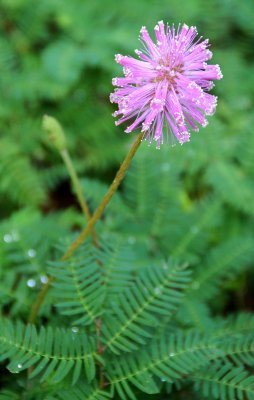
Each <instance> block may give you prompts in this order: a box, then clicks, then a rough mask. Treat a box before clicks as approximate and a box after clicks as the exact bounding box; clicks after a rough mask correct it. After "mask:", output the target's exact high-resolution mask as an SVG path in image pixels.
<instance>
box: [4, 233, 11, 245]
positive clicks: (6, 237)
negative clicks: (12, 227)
mask: <svg viewBox="0 0 254 400" xmlns="http://www.w3.org/2000/svg"><path fill="white" fill-rule="evenodd" d="M4 242H5V243H11V242H13V238H12V235H11V234H10V233H6V234H5V235H4Z"/></svg>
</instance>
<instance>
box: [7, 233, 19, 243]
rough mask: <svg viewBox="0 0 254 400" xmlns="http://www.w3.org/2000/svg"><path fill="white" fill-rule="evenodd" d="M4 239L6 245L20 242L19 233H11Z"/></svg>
mask: <svg viewBox="0 0 254 400" xmlns="http://www.w3.org/2000/svg"><path fill="white" fill-rule="evenodd" d="M3 239H4V242H5V243H11V242H17V241H18V240H19V235H18V232H16V231H12V232H10V233H6V234H5V235H4V238H3Z"/></svg>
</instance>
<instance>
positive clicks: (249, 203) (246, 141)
mask: <svg viewBox="0 0 254 400" xmlns="http://www.w3.org/2000/svg"><path fill="white" fill-rule="evenodd" d="M160 19H164V21H168V22H169V23H170V24H171V23H173V22H174V23H175V24H178V22H186V23H187V24H189V25H191V24H194V25H197V27H198V31H199V33H200V34H201V35H203V36H204V37H208V38H210V41H211V43H212V48H211V49H212V50H213V51H214V59H213V60H214V62H216V63H219V64H220V65H221V68H222V72H223V74H224V78H223V80H222V81H220V82H219V83H218V84H217V86H216V88H215V90H214V92H215V93H216V94H217V95H218V96H219V102H218V109H217V112H216V115H215V116H214V117H212V119H211V120H210V125H209V126H208V127H207V128H206V129H203V130H201V131H200V133H199V134H193V136H192V139H191V142H190V143H188V144H185V145H184V146H183V147H180V146H176V147H174V148H171V147H170V146H164V147H163V148H162V149H161V150H160V151H158V150H155V149H154V148H152V147H147V146H146V144H145V143H144V144H143V145H142V146H141V148H140V149H139V152H138V154H137V156H136V157H135V159H134V161H133V163H132V167H131V169H130V170H129V173H128V176H127V177H126V180H125V181H124V184H123V186H122V188H121V191H120V192H119V193H118V194H117V195H116V196H115V198H114V199H113V201H112V203H111V204H110V206H109V208H108V209H107V211H106V213H105V217H104V219H103V221H102V222H100V223H99V224H98V225H97V231H98V235H99V241H100V249H99V250H98V249H93V250H91V245H88V244H87V245H84V246H83V247H82V249H81V250H80V254H79V257H80V259H86V260H87V261H86V263H87V264H85V265H83V264H82V262H81V264H80V261H79V260H80V259H79V258H78V260H77V259H74V261H72V262H71V263H67V265H66V264H64V265H62V264H61V263H59V262H58V261H57V260H58V259H59V256H60V254H62V253H63V251H64V248H66V245H67V243H69V242H70V240H71V238H72V235H75V231H77V230H78V229H79V228H81V227H83V226H84V222H85V221H84V217H83V216H82V215H81V214H80V213H79V211H78V206H77V203H76V201H75V198H74V196H73V193H72V190H71V187H70V184H69V178H68V175H67V171H66V169H65V167H64V165H63V164H62V161H61V158H60V156H59V154H58V153H57V152H56V151H54V150H53V149H52V148H51V147H50V146H49V145H48V142H47V139H46V137H45V136H44V133H43V132H42V130H41V118H42V115H43V114H45V113H48V114H50V115H54V116H55V117H57V118H58V119H59V120H60V121H61V123H62V124H63V126H64V128H65V131H66V135H67V140H68V148H69V150H70V153H71V154H72V156H73V159H74V163H75V167H76V169H77V171H78V173H79V175H80V176H81V177H82V179H81V183H82V188H83V189H84V193H85V194H86V196H87V198H88V201H89V206H90V208H91V209H92V210H93V209H95V207H96V205H97V204H98V202H99V201H100V198H101V197H102V195H103V194H104V192H105V190H106V187H107V184H108V182H109V181H110V180H111V178H112V177H113V176H114V173H115V170H116V168H117V165H118V164H119V162H120V161H121V160H122V158H123V156H124V154H125V153H126V151H127V149H128V146H129V143H130V141H131V137H128V136H126V135H125V134H123V128H122V127H115V126H114V122H113V119H112V116H111V113H112V112H113V108H112V106H111V104H110V103H109V101H108V96H109V93H110V91H112V86H111V79H112V77H114V76H117V75H119V73H120V69H119V67H118V66H117V65H115V63H114V61H113V59H114V54H115V53H124V54H133V50H134V49H135V48H138V47H139V42H138V39H137V37H138V32H139V29H140V27H141V26H142V25H146V26H147V27H148V28H149V29H152V28H153V26H154V25H155V24H156V22H157V21H158V20H160ZM253 19H254V6H253V1H252V0H244V1H239V0H221V1H219V0H211V1H208V2H204V1H201V0H190V1H184V2H183V3H182V2H179V1H178V0H170V1H169V0H161V1H160V2H158V1H153V0H149V1H148V0H146V1H145V0H139V1H138V2H137V1H134V0H128V1H127V0H122V1H121V2H115V1H113V0H106V1H105V2H101V1H99V0H94V1H92V2H90V1H86V0H85V1H84V0H83V1H82V0H73V1H71V2H70V1H67V0H66V1H65V0H44V1H42V2H39V1H37V0H1V2H0V29H1V35H0V97H1V100H0V132H1V136H0V177H1V179H0V193H1V196H0V206H1V208H0V209H1V211H0V213H1V218H2V222H1V225H0V235H1V240H0V260H1V265H0V307H1V315H2V319H1V322H0V326H1V328H0V349H1V359H2V360H3V361H2V363H1V377H0V399H1V400H8V399H9V400H11V399H13V400H14V399H20V398H22V399H23V400H26V399H45V400H53V399H64V400H65V399H72V400H75V399H81V398H82V399H106V398H108V397H109V396H111V395H112V396H113V395H114V394H113V393H116V394H115V398H116V399H117V398H119V396H120V398H123V399H124V398H134V397H133V396H137V398H140V399H145V398H146V397H145V396H148V397H151V398H155V399H167V398H174V399H178V398H179V399H181V398H183V399H184V398H187V397H189V398H193V399H203V398H209V399H210V398H218V399H224V398H230V399H243V398H248V399H253V398H254V380H253V363H254V361H253V360H254V358H253V351H254V342H253V327H254V319H253V314H251V311H252V310H253V307H254V303H253V289H252V288H253V282H254V276H253V253H254V250H253V249H254V246H253V242H254V239H253V217H254V208H253V198H254V184H253V182H254V161H253V160H254V135H253V132H252V126H253V122H254V113H253V105H254V104H253V103H254V74H253V62H254V53H253V43H254V25H253ZM98 260H99V261H100V263H101V264H102V265H103V266H104V269H103V272H102V270H101V269H100V268H99V267H98V263H97V261H98ZM73 265H74V266H73ZM176 265H178V266H181V267H183V266H184V267H186V268H187V267H188V268H187V270H186V271H188V270H189V269H190V270H192V271H193V272H192V278H190V277H189V275H188V273H187V272H183V271H182V269H181V268H180V272H177V274H179V276H180V277H179V276H178V275H177V277H178V278H177V279H176V280H174V279H175V278H174V279H173V281H174V283H172V287H173V288H176V287H178V286H177V285H179V281H178V280H179V279H180V280H181V279H183V280H184V284H183V287H182V288H181V289H184V292H185V297H182V296H181V295H180V293H178V291H177V293H175V294H174V295H172V293H171V292H170V293H169V292H168V293H164V292H163V293H160V292H159V291H158V290H160V286H158V285H159V282H161V281H160V280H161V279H162V276H164V275H163V273H165V271H167V270H166V269H165V268H169V269H170V271H171V269H172V268H175V266H176ZM148 267H149V268H148ZM147 268H148V269H147ZM158 270H159V271H162V272H160V273H161V274H162V275H160V274H159V275H158V276H157V275H156V274H157V272H156V271H158ZM163 271H164V272H163ZM184 271H185V270H184ZM49 274H52V275H54V276H55V277H56V278H57V280H56V283H55V286H54V288H53V289H52V290H51V291H50V292H49V293H48V296H47V298H46V301H45V303H44V305H43V307H42V308H41V310H40V316H39V318H38V321H37V328H36V329H35V328H31V327H26V322H27V319H28V314H29V310H30V308H31V306H32V304H33V302H34V301H35V298H36V295H37V293H38V291H39V290H40V288H41V287H43V285H45V283H46V282H47V279H48V278H47V277H48V276H49ZM154 274H155V275H156V276H154ZM182 274H183V276H182ZM185 274H187V275H186V276H185ZM74 275H75V276H76V281H75V280H74V281H73V279H74V278H73V276H74ZM187 276H188V278H187ZM93 277H97V278H98V279H97V280H96V282H97V283H94V284H93V291H94V292H92V293H91V291H90V289H89V288H90V286H89V285H88V286H86V285H82V284H81V283H82V282H83V281H85V282H91V279H92V278H93ZM183 277H184V278H183ZM89 279H90V280H89ZM100 280H101V281H102V282H103V283H104V284H103V285H100V284H99V283H100ZM185 280H186V282H185ZM73 282H79V284H80V285H81V287H80V288H79V290H77V285H76V286H75V285H74V283H73ZM170 285H171V284H170ZM170 285H169V287H171V286H170ZM142 286H144V287H147V289H149V290H155V295H156V296H157V297H158V302H155V303H154V304H152V305H150V309H148V311H149V310H150V314H149V315H150V317H149V318H147V316H144V315H143V314H142V312H141V313H140V314H138V315H137V319H135V320H134V322H133V321H132V315H133V312H134V311H135V310H136V311H137V309H138V310H139V309H142V301H141V300H140V299H139V301H141V303H139V304H136V303H135V304H134V303H133V304H132V305H131V306H130V309H125V308H124V307H125V305H126V304H128V302H130V303H131V302H132V300H131V299H134V298H136V299H138V298H139V295H138V294H137V293H139V290H141V289H140V287H142ZM180 286H181V285H180ZM167 287H168V286H167ZM63 289H64V291H65V290H66V291H67V292H68V294H69V295H67V294H66V295H63ZM156 290H157V292H156ZM167 290H169V289H167ZM93 293H95V294H96V299H95V298H94V295H93ZM119 293H122V297H121V296H119ZM178 294H179V296H178ZM146 295H147V294H145V293H143V294H142V296H146ZM142 296H141V297H142ZM156 296H155V297H156ZM160 296H162V297H160ZM163 296H164V297H163ZM167 296H168V297H167ZM157 297H156V301H157ZM70 301H72V303H71V304H70ZM149 304H150V303H149ZM163 304H164V306H165V305H167V307H166V308H165V309H164V308H163V307H164V306H163ZM119 307H120V308H119ZM137 307H138V308H137ZM139 307H141V308H139ZM123 310H124V311H123ZM163 310H164V311H163ZM151 312H153V313H154V316H153V318H154V319H153V320H151V319H150V318H151ZM102 314H103V328H102V335H103V338H104V341H105V342H106V345H107V346H108V349H109V350H108V351H109V353H107V352H106V353H105V357H104V362H106V364H107V368H108V372H106V375H107V382H109V383H111V384H110V385H108V386H109V387H106V390H103V391H102V390H101V389H99V388H98V387H97V383H96V382H94V383H92V386H91V385H88V383H87V382H88V381H91V380H92V379H93V377H94V374H95V368H97V363H98V362H101V359H100V357H99V356H98V354H96V343H95V331H94V327H93V323H94V321H95V320H96V319H97V318H98V317H99V316H101V315H102ZM123 314H124V317H123V316H122V315H123ZM236 315H238V316H236ZM122 318H123V319H124V320H122ZM129 320H131V321H132V322H131V324H130V329H129V330H128V329H126V330H125V331H123V333H122V334H121V335H120V336H119V335H118V332H119V329H120V331H121V326H122V325H121V324H123V325H124V324H125V323H127V322H128V321H129ZM42 326H45V331H44V328H43V327H42ZM124 326H125V325H124ZM127 326H129V325H127ZM154 327H156V328H154ZM169 334H170V335H171V336H170V338H171V339H170V341H171V342H170V343H169V346H171V348H173V349H174V351H173V350H172V353H175V354H176V353H177V351H180V350H182V351H186V354H187V357H185V358H184V357H183V356H179V357H180V358H179V359H176V361H175V363H176V364H175V367H174V368H173V370H172V365H171V364H170V362H171V361H170V360H169V362H168V363H167V362H166V363H165V365H164V364H163V365H162V367H161V370H160V371H159V372H158V371H157V370H155V369H153V368H152V367H151V370H148V372H146V373H145V372H144V365H147V364H149V360H151V359H153V358H154V359H156V357H161V353H163V351H164V350H163V349H164V348H167V346H168V343H166V342H167V341H168V340H169V338H168V335H169ZM172 335H173V336H172ZM174 335H175V336H174ZM181 335H185V336H181ZM87 336H88V338H87ZM46 338H47V340H46ZM63 338H64V339H63ZM161 338H164V339H165V343H162V344H160V345H159V344H158V343H159V340H161ZM225 338H226V341H225V340H224V341H223V339H225ZM7 339H8V340H7ZM164 339H163V340H164ZM58 342H61V343H62V345H61V346H60V347H59V346H58V345H57V343H58ZM73 342H75V343H74V344H73V345H70V343H73ZM148 342H149V351H150V353H147V354H146V350H142V348H145V349H146V347H144V346H146V343H148ZM24 343H26V345H27V347H26V345H25V344H24ZM196 344H198V346H196ZM82 346H83V347H82ZM195 346H196V347H195ZM197 347H198V349H199V350H198V352H197V353H195V351H196V350H195V351H194V348H195V349H196V348H197ZM123 348H124V349H125V350H126V349H128V350H130V351H134V354H135V352H136V350H137V349H139V348H141V350H140V357H139V358H138V359H135V358H131V357H133V356H131V355H130V356H127V357H126V355H125V354H123V355H122V352H123ZM158 349H159V350H158ZM179 349H180V350H179ZM211 349H212V350H211ZM213 349H215V350H213ZM110 352H113V353H114V354H115V355H114V358H113V359H112V353H110ZM160 352H161V353H160ZM180 352H181V351H180ZM119 353H120V354H119ZM40 354H44V360H47V362H48V363H46V361H43V359H42V360H41V358H40V356H39V355H40ZM80 354H83V358H82V360H81V359H80V360H78V361H77V358H78V355H80ZM131 354H132V353H131ZM175 354H174V355H175ZM75 357H76V358H75ZM128 357H129V358H128ZM149 357H150V358H149ZM163 357H164V356H162V358H163ZM181 357H182V358H181ZM192 357H193V358H192ZM67 359H68V361H66V360H67ZM7 360H9V361H7ZM59 360H62V361H61V362H60V361H59ZM211 360H213V362H212V363H210V361H211ZM43 362H44V364H43ZM41 363H42V364H41ZM81 364H82V365H81ZM83 364H84V365H83ZM20 365H21V367H19V366H20ZM193 365H195V366H196V368H195V369H193ZM204 365H206V368H203V366H204ZM6 367H7V368H6ZM31 367H32V368H33V371H32V375H31V371H30V375H31V376H30V378H31V379H30V380H29V381H27V372H26V371H25V370H26V369H29V368H31ZM43 368H44V375H43V374H40V371H41V370H42V369H43ZM83 369H84V371H83ZM138 371H141V372H138ZM137 372H138V373H137ZM13 373H18V375H13ZM135 373H136V375H135ZM151 373H153V374H154V376H155V377H153V378H151V376H150V374H151ZM164 375H165V376H164ZM183 375H184V377H185V376H187V379H185V380H184V383H182V379H181V377H182V376H183ZM128 376H129V377H130V379H129V380H128V378H126V377H128ZM84 377H86V379H84ZM175 380H176V383H175ZM39 382H40V383H39ZM126 382H127V383H126ZM173 382H174V384H173ZM72 383H75V385H74V386H71V384H72ZM112 390H115V392H113V391H112ZM156 390H157V392H158V391H159V392H160V394H152V393H156ZM142 391H145V392H146V393H148V394H144V393H143V392H142ZM170 393H171V394H170ZM243 393H244V394H243ZM172 396H173V397H172ZM243 396H245V397H243Z"/></svg>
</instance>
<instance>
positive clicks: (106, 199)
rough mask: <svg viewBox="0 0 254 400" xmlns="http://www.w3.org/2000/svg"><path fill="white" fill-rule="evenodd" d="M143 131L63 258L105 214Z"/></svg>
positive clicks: (67, 256)
mask: <svg viewBox="0 0 254 400" xmlns="http://www.w3.org/2000/svg"><path fill="white" fill-rule="evenodd" d="M143 135H144V134H143V133H140V134H139V135H138V137H137V138H136V140H135V142H134V143H133V145H132V147H131V148H130V151H129V153H128V154H127V156H126V157H125V159H124V161H123V163H122V164H121V166H120V168H119V170H118V172H117V174H116V176H115V179H114V180H113V182H112V184H111V185H110V187H109V189H108V191H107V193H106V194H105V195H104V197H103V199H102V201H101V203H100V204H99V206H98V208H97V209H96V210H95V212H94V214H93V215H92V217H91V219H90V220H89V221H88V224H87V226H86V227H85V229H84V230H83V231H82V232H81V234H80V235H79V237H78V238H77V239H76V240H75V241H74V242H73V243H72V244H71V245H70V247H69V248H68V250H67V252H66V253H65V254H64V256H63V258H62V259H63V260H66V259H68V258H69V257H71V256H72V254H73V253H74V251H76V250H77V248H78V247H79V246H80V245H81V244H82V243H83V242H84V240H85V239H86V237H87V236H88V235H89V234H90V232H91V231H92V229H93V227H94V225H95V224H96V222H97V221H98V219H100V217H101V216H102V214H103V211H104V210H105V208H106V207H107V205H108V203H109V202H110V200H111V198H112V196H113V194H114V193H115V192H116V190H117V188H118V186H119V185H120V183H121V181H122V180H123V178H124V176H125V174H126V172H127V169H128V167H129V165H130V162H131V160H132V158H133V157H134V155H135V153H136V151H137V150H138V148H139V146H140V143H141V141H142V138H143Z"/></svg>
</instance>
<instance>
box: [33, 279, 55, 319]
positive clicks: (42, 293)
mask: <svg viewBox="0 0 254 400" xmlns="http://www.w3.org/2000/svg"><path fill="white" fill-rule="evenodd" d="M53 281H54V278H53V277H52V276H50V277H49V279H48V282H47V283H46V284H45V285H44V286H43V287H42V288H41V290H40V291H39V293H38V296H37V299H36V300H35V302H34V303H33V305H32V308H31V311H30V314H29V318H28V322H29V324H33V323H34V322H35V320H36V317H37V315H38V312H39V310H40V308H41V305H42V303H43V301H44V299H45V297H46V294H47V293H48V290H49V288H50V285H51V283H52V282H53Z"/></svg>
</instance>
